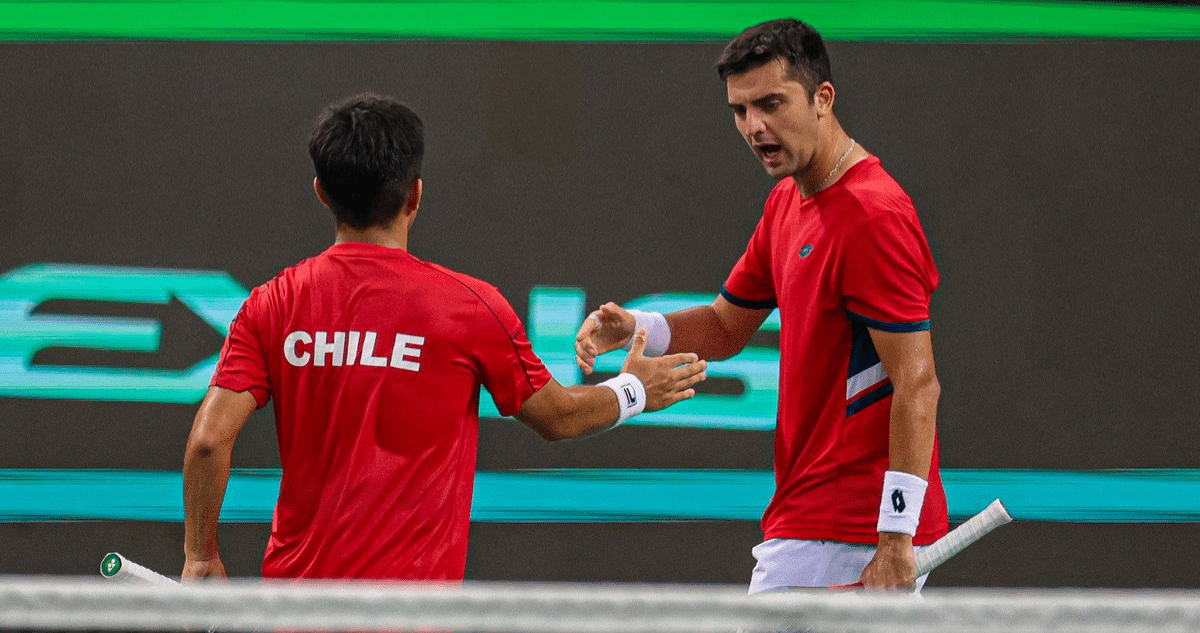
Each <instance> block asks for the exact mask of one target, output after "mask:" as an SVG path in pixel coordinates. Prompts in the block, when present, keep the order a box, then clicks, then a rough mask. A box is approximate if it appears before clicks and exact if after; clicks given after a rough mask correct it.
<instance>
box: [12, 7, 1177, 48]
mask: <svg viewBox="0 0 1200 633" xmlns="http://www.w3.org/2000/svg"><path fill="white" fill-rule="evenodd" d="M779 17H796V18H800V19H802V20H805V21H807V22H809V23H811V24H812V25H813V26H815V27H817V29H818V30H820V31H821V33H822V34H823V35H824V36H825V37H826V38H828V39H831V40H843V41H855V40H858V41H862V40H994V39H1009V38H1052V37H1087V38H1131V39H1200V8H1197V7H1189V6H1171V5H1146V4H1136V3H1132V2H1131V3H1110V2H1066V1H1057V2H1016V1H1008V0H993V1H989V0H943V1H934V0H895V1H886V0H842V1H834V2H803V1H799V2H797V1H792V2H782V1H770V0H766V1H764V0H759V1H757V2H753V1H751V2H739V1H736V0H710V1H704V0H696V1H682V2H680V1H676V2H666V1H660V0H624V1H618V0H611V1H604V0H579V1H574V2H572V1H563V2H546V1H539V0H510V1H486V0H478V1H473V0H443V1H441V2H436V1H434V2H418V1H396V2H387V1H379V0H376V1H369V0H368V1H363V0H346V1H336V0H334V1H330V0H325V1H320V0H292V1H290V2H288V1H263V0H245V1H241V0H238V1H233V0H191V1H188V0H128V1H107V2H105V1H96V2H70V1H64V2H59V1H45V0H24V1H17V2H3V1H0V40H8V41H63V40H91V39H139V40H146V39H148V40H206V41H268V42H296V41H362V40H402V39H456V40H522V41H708V40H724V39H728V38H729V37H732V36H733V35H735V34H737V33H738V32H739V31H741V30H742V29H743V28H745V27H747V26H750V25H752V24H756V23H758V22H762V21H765V20H770V19H774V18H779Z"/></svg>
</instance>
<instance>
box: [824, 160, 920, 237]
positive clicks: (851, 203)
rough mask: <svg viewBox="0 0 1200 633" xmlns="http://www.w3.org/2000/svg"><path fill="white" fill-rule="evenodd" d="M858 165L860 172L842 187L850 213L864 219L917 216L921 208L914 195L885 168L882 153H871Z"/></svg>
mask: <svg viewBox="0 0 1200 633" xmlns="http://www.w3.org/2000/svg"><path fill="white" fill-rule="evenodd" d="M855 167H856V168H857V169H855V172H856V173H854V174H853V177H852V178H848V179H847V180H846V183H845V186H844V187H842V188H841V191H842V196H840V198H841V200H840V202H841V203H842V204H843V205H844V206H845V207H846V212H847V214H848V215H850V216H852V217H853V218H854V219H858V220H861V221H872V220H878V219H881V218H885V217H890V218H894V219H912V220H915V219H916V217H917V210H916V207H914V206H913V201H912V198H910V197H909V195H908V193H907V192H906V191H904V188H903V187H901V186H900V183H899V182H897V181H896V179H895V178H893V177H892V175H891V174H889V173H888V172H887V170H885V169H884V168H883V165H882V163H881V162H880V160H879V158H878V157H876V156H868V157H867V158H866V159H865V160H863V161H862V163H860V164H858V165H855Z"/></svg>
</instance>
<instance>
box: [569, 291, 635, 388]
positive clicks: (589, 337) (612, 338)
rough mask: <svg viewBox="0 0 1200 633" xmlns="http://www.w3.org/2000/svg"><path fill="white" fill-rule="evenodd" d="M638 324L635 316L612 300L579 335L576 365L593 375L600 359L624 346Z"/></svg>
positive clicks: (589, 317) (576, 337)
mask: <svg viewBox="0 0 1200 633" xmlns="http://www.w3.org/2000/svg"><path fill="white" fill-rule="evenodd" d="M636 323H637V320H636V319H634V318H633V315H632V314H629V312H628V311H626V310H625V308H622V307H621V306H619V305H617V304H615V303H613V302H611V301H610V302H608V303H606V304H604V305H602V306H600V309H599V310H596V311H595V312H593V313H591V314H589V315H588V316H587V318H586V319H584V320H583V324H582V325H580V326H579V333H578V334H576V335H575V363H576V364H577V365H579V368H580V369H582V370H583V373H585V374H590V373H592V368H593V367H595V365H596V357H597V356H599V355H601V354H604V353H606V352H611V351H613V350H614V349H617V348H618V347H622V346H624V345H625V341H628V340H629V337H630V336H633V328H634V325H636Z"/></svg>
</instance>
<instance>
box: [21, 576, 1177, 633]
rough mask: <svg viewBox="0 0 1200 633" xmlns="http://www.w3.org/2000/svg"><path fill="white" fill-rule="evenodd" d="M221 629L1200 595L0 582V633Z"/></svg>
mask: <svg viewBox="0 0 1200 633" xmlns="http://www.w3.org/2000/svg"><path fill="white" fill-rule="evenodd" d="M212 627H215V628H216V629H217V630H224V631H279V630H293V631H318V630H322V631H351V630H355V631H368V630H374V631H380V630H418V629H423V630H431V629H432V630H442V631H460V632H461V631H475V632H491V631H496V632H499V631H506V632H513V633H642V632H644V633H685V632H686V633H706V632H723V633H734V632H735V631H740V632H741V633H756V632H764V633H765V632H768V631H784V630H787V631H813V632H829V633H838V632H847V633H849V632H856V633H859V632H861V633H871V632H876V631H878V632H883V631H888V632H893V631H897V632H904V631H923V632H935V633H936V632H939V631H955V632H964V631H966V632H970V633H978V632H983V631H1006V632H1012V633H1019V632H1024V631H1029V632H1033V631H1039V632H1041V631H1054V632H1058V633H1065V632H1073V631H1080V632H1082V631H1087V632H1088V633H1095V632H1098V631H1099V632H1105V631H1122V632H1126V633H1127V632H1131V631H1198V630H1200V592H1191V591H1142V592H1128V591H1103V590H1020V591H1016V590H1012V591H996V590H942V591H935V590H929V591H927V592H926V593H925V595H924V596H923V597H921V598H915V597H912V596H904V595H893V594H847V593H842V594H838V593H833V592H824V591H822V592H804V593H787V594H771V595H759V596H746V595H745V592H744V589H742V588H736V587H713V586H661V585H606V584H596V585H583V584H532V583H530V584H526V583H482V582H477V583H467V584H465V585H463V586H462V587H457V588H434V587H419V586H412V585H397V584H381V583H374V584H372V583H360V582H352V583H349V582H341V583H313V582H292V583H275V582H244V581H242V582H239V581H231V582H221V583H203V584H199V585H187V586H166V585H149V584H138V585H130V584H122V583H113V582H107V581H103V580H96V579H92V578H86V579H85V578H81V579H74V578H45V577H42V578H21V577H7V578H4V577H0V629H9V630H12V629H15V630H70V629H91V630H131V631H132V630H139V631H142V630H187V629H190V630H201V631H203V630H209V629H210V628H212Z"/></svg>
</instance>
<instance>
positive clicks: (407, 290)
mask: <svg viewBox="0 0 1200 633" xmlns="http://www.w3.org/2000/svg"><path fill="white" fill-rule="evenodd" d="M549 379H550V373H549V372H548V371H547V370H546V368H545V366H544V365H543V364H542V362H541V361H540V360H539V359H538V358H537V356H535V355H534V353H533V351H532V348H531V346H530V343H529V339H528V337H527V336H526V335H525V330H524V327H523V326H522V324H521V321H520V319H519V318H518V317H517V315H516V313H515V312H514V311H513V309H512V307H511V306H510V305H509V304H508V302H507V301H505V300H504V297H502V296H501V295H500V293H499V292H498V291H497V290H496V288H494V287H492V286H490V285H488V284H486V283H484V282H482V281H479V280H477V279H474V278H472V277H468V276H467V275H463V274H460V273H457V272H454V271H451V270H448V269H446V268H443V267H441V266H438V265H436V264H431V263H429V262H424V261H422V260H420V259H418V258H416V257H414V256H413V255H411V254H410V253H408V252H407V251H404V250H401V249H393V248H387V247H384V246H379V245H375V244H366V243H357V242H352V243H342V244H336V245H334V246H332V247H330V248H329V249H328V250H326V251H325V252H323V253H321V254H320V255H317V256H316V257H313V258H310V259H307V260H305V261H303V262H300V263H299V264H297V265H295V266H293V267H291V268H288V269H286V270H284V271H283V272H281V273H280V274H279V275H278V276H277V277H275V279H273V280H271V281H269V282H267V283H265V284H263V285H261V286H259V287H257V288H255V289H254V291H253V292H252V293H251V294H250V297H249V298H248V299H246V302H245V303H244V304H243V305H242V308H241V311H240V312H239V313H238V315H237V318H236V319H235V320H234V321H233V324H232V325H231V326H230V330H229V336H228V338H227V339H226V341H225V345H224V348H223V349H222V351H221V360H220V363H219V364H218V365H217V369H216V373H215V374H214V376H213V380H212V384H213V385H215V386H217V387H222V388H225V389H230V390H233V391H249V392H250V393H252V394H253V395H254V397H255V398H256V399H257V400H258V405H259V407H262V406H265V405H266V403H267V401H268V400H274V403H275V426H276V430H277V433H278V438H279V458H280V462H281V463H282V465H283V478H282V482H281V485H280V490H279V501H278V503H277V504H276V506H275V517H274V521H273V523H272V526H271V538H270V541H269V542H268V543H267V549H266V554H265V555H264V557H263V576H267V577H289V578H384V579H409V580H461V579H462V577H463V573H464V569H465V566H466V556H467V532H468V528H469V525H470V513H471V491H472V487H473V483H474V475H475V456H476V449H477V443H478V436H479V413H478V412H479V388H480V385H483V386H485V387H486V388H487V389H488V391H490V392H491V394H492V397H493V399H494V400H495V403H496V407H497V408H498V409H499V410H500V412H501V413H502V414H504V415H512V414H514V413H516V412H517V411H518V410H520V408H521V405H522V403H523V402H524V401H525V400H526V399H527V398H529V396H531V395H532V394H533V393H534V392H536V391H537V390H538V389H540V388H541V387H542V386H543V385H545V384H546V382H547V381H548V380H549Z"/></svg>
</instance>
